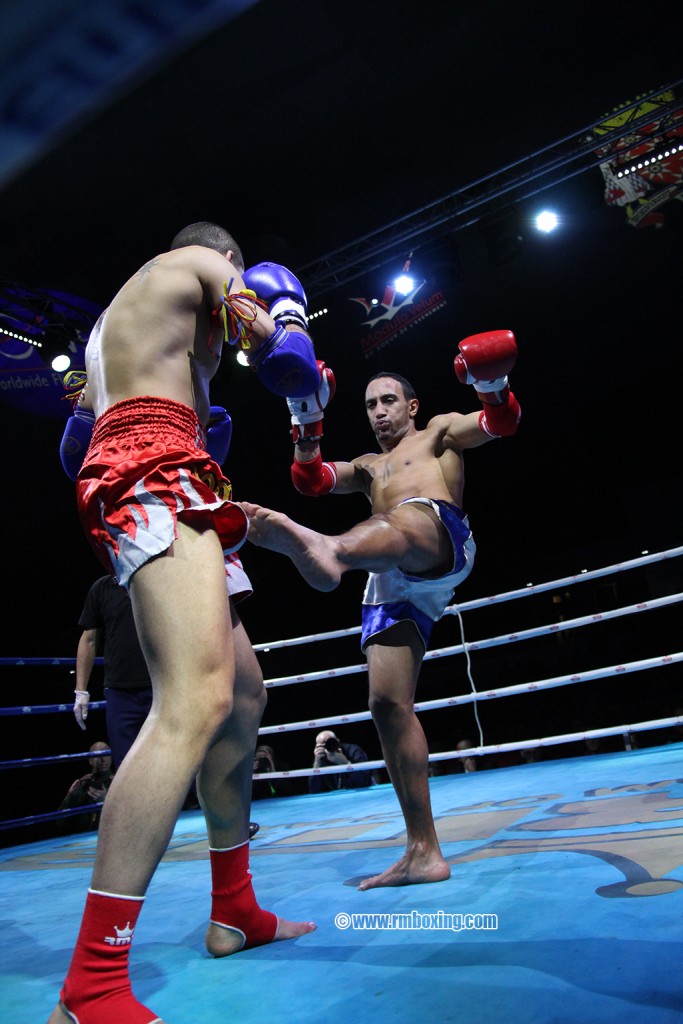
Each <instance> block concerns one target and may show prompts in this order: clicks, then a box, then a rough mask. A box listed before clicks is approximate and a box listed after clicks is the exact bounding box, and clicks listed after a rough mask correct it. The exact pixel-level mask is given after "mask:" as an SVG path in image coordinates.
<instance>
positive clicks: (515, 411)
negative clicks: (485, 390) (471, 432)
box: [479, 388, 522, 437]
mask: <svg viewBox="0 0 683 1024" xmlns="http://www.w3.org/2000/svg"><path fill="white" fill-rule="evenodd" d="M521 418H522V410H521V409H520V407H519V402H518V401H517V399H516V398H515V396H514V395H513V393H512V391H510V389H509V388H508V389H507V395H506V396H505V400H504V401H503V402H499V403H497V404H496V405H493V404H491V403H489V402H486V403H485V405H484V410H483V412H481V413H479V426H480V427H481V429H482V430H483V431H484V432H485V433H486V434H488V435H489V437H511V436H512V435H513V434H514V433H516V432H517V427H518V426H519V421H520V420H521Z"/></svg>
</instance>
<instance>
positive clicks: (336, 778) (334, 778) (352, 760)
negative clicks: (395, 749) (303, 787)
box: [308, 729, 372, 793]
mask: <svg viewBox="0 0 683 1024" xmlns="http://www.w3.org/2000/svg"><path fill="white" fill-rule="evenodd" d="M367 760H368V755H367V754H366V753H365V751H364V750H363V749H362V747H359V746H358V744H357V743H342V742H341V740H340V739H339V738H338V737H337V736H336V735H335V734H334V733H333V732H332V730H331V729H324V730H323V731H322V732H319V733H318V735H317V736H316V738H315V747H314V748H313V767H314V768H327V767H329V766H330V765H333V764H359V763H360V762H362V761H367ZM371 785H372V774H371V772H369V771H367V772H366V771H358V772H335V773H331V772H330V773H326V774H324V775H311V777H310V778H309V780H308V791H309V793H326V792H327V791H328V790H331V789H364V788H365V787H366V786H371Z"/></svg>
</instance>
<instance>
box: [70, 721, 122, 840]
mask: <svg viewBox="0 0 683 1024" xmlns="http://www.w3.org/2000/svg"><path fill="white" fill-rule="evenodd" d="M104 751H106V752H107V753H106V754H105V753H104ZM88 760H89V762H90V769H91V770H90V771H89V772H88V774H87V775H83V776H81V778H80V779H76V780H75V782H72V784H71V785H70V786H69V791H68V793H67V794H66V796H65V797H64V799H63V800H62V802H61V804H60V805H59V810H60V811H66V810H68V809H70V808H72V807H88V806H90V805H91V804H93V805H96V804H102V803H104V798H105V797H106V795H107V790H108V789H109V786H110V785H111V780H112V779H113V778H114V772H113V771H112V759H111V755H110V754H109V747H108V745H107V744H106V743H104V742H103V741H102V740H98V741H97V742H96V743H93V744H92V746H91V747H90V757H89V758H88ZM67 820H68V821H69V824H70V825H71V827H72V829H73V830H74V831H77V832H88V831H90V830H91V829H95V828H97V826H98V824H99V820H100V808H99V807H93V809H92V810H91V811H90V812H89V813H87V814H83V815H80V814H79V815H76V816H74V817H72V818H70V819H67Z"/></svg>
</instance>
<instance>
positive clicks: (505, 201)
mask: <svg viewBox="0 0 683 1024" xmlns="http://www.w3.org/2000/svg"><path fill="white" fill-rule="evenodd" d="M681 84H683V80H679V81H678V82H675V83H674V84H673V85H669V86H666V87H664V88H659V89H657V91H656V92H653V93H651V94H649V95H647V96H643V97H641V98H640V99H639V100H637V101H636V102H635V103H633V104H631V105H630V106H627V107H624V108H623V109H622V110H619V111H618V114H619V120H621V119H622V118H623V123H621V124H620V125H619V126H618V127H615V128H612V129H608V130H605V128H604V126H605V123H606V122H609V121H610V120H612V119H616V116H615V115H611V117H610V116H609V115H607V116H606V115H603V117H601V118H600V120H599V121H595V122H594V123H593V124H590V125H588V126H587V127H586V128H582V129H581V130H580V131H578V132H575V133H574V134H573V135H569V136H566V137H565V138H563V139H560V140H559V141H558V142H555V143H553V144H552V145H550V146H545V147H544V148H543V149H539V150H537V151H536V152H534V153H531V154H530V155H528V156H525V157H523V158H522V159H521V160H517V161H515V162H514V163H512V164H508V165H507V166H506V167H503V168H502V169H500V170H498V171H494V172H492V173H491V174H487V175H485V176H484V177H483V178H479V179H477V180H476V181H474V182H472V183H471V184H469V185H466V186H464V187H463V188H460V189H457V190H456V191H454V192H451V193H450V194H449V195H446V196H443V197H442V198H441V199H437V200H435V201H434V202H431V203H428V204H427V205H426V206H422V207H420V208H419V209H417V210H414V211H412V213H409V214H407V215H406V216H405V217H401V218H399V219H398V220H395V221H392V222H391V223H389V224H387V225H385V226H384V227H382V228H378V229H377V230H375V231H372V232H370V233H369V234H367V235H364V236H363V237H362V238H359V239H356V241H354V242H350V243H348V244H347V245H344V246H342V247H340V248H339V249H335V250H333V251H332V252H330V253H328V254H327V255H325V256H322V257H321V258H320V259H318V260H314V261H312V262H310V263H307V264H305V265H304V266H301V267H299V268H298V269H297V273H298V274H300V275H301V277H302V279H303V280H304V281H305V282H306V292H307V293H308V295H309V298H317V297H320V296H323V295H327V294H329V293H330V292H332V291H334V290H336V289H337V288H341V287H342V286H343V285H345V284H347V283H348V282H350V281H353V280H355V279H356V278H358V277H362V276H363V275H364V274H367V273H369V272H370V271H373V270H376V269H377V268H379V267H382V266H384V265H385V264H386V263H388V262H389V260H390V259H396V258H398V257H400V256H403V257H404V258H405V256H406V255H407V253H408V251H409V250H415V249H416V248H422V249H424V248H426V247H429V246H431V247H434V246H435V245H436V244H437V243H438V241H439V239H441V238H442V237H443V236H444V235H452V234H453V233H454V232H456V231H460V230H462V229H463V228H466V227H468V226H469V225H471V224H474V223H476V222H477V221H478V220H481V219H482V217H484V216H485V215H486V214H487V213H489V212H491V211H492V210H494V209H495V210H500V209H503V208H504V207H506V206H511V205H513V204H515V203H519V202H521V201H522V200H524V199H528V198H529V197H530V196H533V195H536V194H537V193H538V192H542V191H544V190H545V189H548V188H551V187H552V186H554V185H558V184H560V183H561V182H563V181H566V180H568V179H569V178H573V177H575V176H576V175H578V174H582V173H583V172H584V171H586V170H589V169H590V168H592V167H597V166H598V165H599V164H602V163H605V162H608V161H614V162H616V161H618V156H619V142H620V140H622V139H624V138H625V137H626V136H628V137H629V138H630V137H633V136H635V137H636V138H637V140H638V143H637V144H640V145H642V144H643V143H645V142H648V141H652V143H653V145H654V143H655V142H656V141H657V140H658V139H659V138H660V137H661V136H662V135H663V134H666V133H671V132H672V131H674V130H675V129H676V128H678V129H680V127H681V123H682V121H683V103H682V101H681V99H680V98H678V99H677V98H674V99H664V98H663V97H664V96H666V94H671V93H672V92H673V93H674V97H675V94H676V91H677V90H678V89H679V87H680V86H681ZM645 103H647V104H648V110H647V112H646V113H644V114H643V113H641V114H638V111H639V110H640V108H641V107H642V106H643V104H645ZM654 123H656V125H657V127H656V130H654V129H653V124H654ZM598 129H600V131H598ZM629 148H631V145H629Z"/></svg>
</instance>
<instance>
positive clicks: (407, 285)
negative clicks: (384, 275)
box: [394, 274, 415, 295]
mask: <svg viewBox="0 0 683 1024" xmlns="http://www.w3.org/2000/svg"><path fill="white" fill-rule="evenodd" d="M394 288H395V289H396V291H397V292H398V294H399V295H410V293H411V292H412V291H413V290H414V288H415V280H414V278H412V277H411V276H410V274H399V276H398V277H397V278H396V280H395V281H394Z"/></svg>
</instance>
